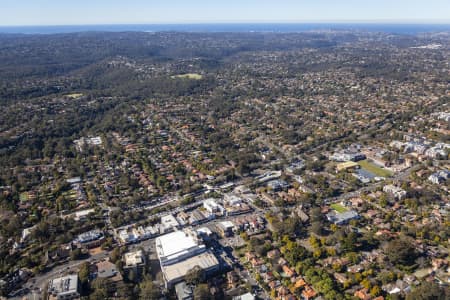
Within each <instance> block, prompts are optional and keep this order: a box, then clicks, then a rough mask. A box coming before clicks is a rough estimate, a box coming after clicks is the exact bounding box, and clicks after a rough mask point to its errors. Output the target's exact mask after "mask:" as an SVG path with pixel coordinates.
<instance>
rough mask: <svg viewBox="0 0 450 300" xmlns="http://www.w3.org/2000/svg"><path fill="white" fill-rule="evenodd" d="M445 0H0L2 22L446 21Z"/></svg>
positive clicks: (449, 17) (448, 9) (449, 4)
mask: <svg viewBox="0 0 450 300" xmlns="http://www.w3.org/2000/svg"><path fill="white" fill-rule="evenodd" d="M449 12H450V1H448V0H427V1H425V0H377V1H375V0H315V1H309V0H278V1H273V0H240V1H238V0H228V1H214V0H189V1H188V0H164V1H154V0H147V1H145V0H128V1H123V0H120V1H119V0H90V1H87V0H78V1H56V0H14V1H6V0H0V26H38V25H43V26H49V25H91V24H92V25H99V24H185V23H186V24H194V23H311V22H318V23H320V22H336V23H342V22H349V23H353V22H354V23H356V22H361V23H441V24H442V23H444V24H449V23H450V14H449Z"/></svg>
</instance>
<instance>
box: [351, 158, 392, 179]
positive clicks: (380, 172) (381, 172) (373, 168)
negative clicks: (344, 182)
mask: <svg viewBox="0 0 450 300" xmlns="http://www.w3.org/2000/svg"><path fill="white" fill-rule="evenodd" d="M358 165H360V167H361V168H363V169H364V170H366V171H368V172H370V173H372V174H375V175H376V176H378V177H390V176H392V172H391V171H388V170H386V169H383V168H380V167H378V166H377V165H375V164H373V163H371V162H369V161H368V160H367V159H365V160H361V161H358Z"/></svg>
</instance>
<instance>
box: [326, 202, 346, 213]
mask: <svg viewBox="0 0 450 300" xmlns="http://www.w3.org/2000/svg"><path fill="white" fill-rule="evenodd" d="M330 207H331V208H332V209H334V210H335V211H337V212H338V213H344V212H346V211H348V210H347V209H346V208H345V207H343V206H342V205H340V204H339V203H333V204H331V205H330Z"/></svg>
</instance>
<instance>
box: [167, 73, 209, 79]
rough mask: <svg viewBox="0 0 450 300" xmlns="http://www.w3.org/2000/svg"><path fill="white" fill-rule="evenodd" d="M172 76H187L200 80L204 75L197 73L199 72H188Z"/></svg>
mask: <svg viewBox="0 0 450 300" xmlns="http://www.w3.org/2000/svg"><path fill="white" fill-rule="evenodd" d="M171 78H187V79H195V80H200V79H202V78H203V76H202V75H200V74H197V73H187V74H180V75H174V76H171Z"/></svg>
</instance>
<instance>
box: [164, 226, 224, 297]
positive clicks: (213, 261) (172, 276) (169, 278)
mask: <svg viewBox="0 0 450 300" xmlns="http://www.w3.org/2000/svg"><path fill="white" fill-rule="evenodd" d="M156 251H157V254H158V259H159V262H160V264H161V270H162V273H163V275H164V280H165V282H166V287H168V288H170V287H172V286H173V285H174V284H175V283H177V282H180V281H182V280H183V279H184V276H185V275H186V273H187V272H188V271H189V270H191V269H193V268H194V267H196V266H198V267H200V268H202V269H203V270H204V271H205V272H206V273H208V272H213V271H216V270H217V269H218V268H219V261H218V260H217V258H216V257H215V256H214V254H213V253H212V252H211V251H209V250H208V249H207V248H206V247H205V245H203V243H202V241H201V239H200V238H198V236H197V233H196V232H194V231H191V230H184V231H175V232H173V233H169V234H166V235H163V236H160V237H158V238H157V239H156Z"/></svg>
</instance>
